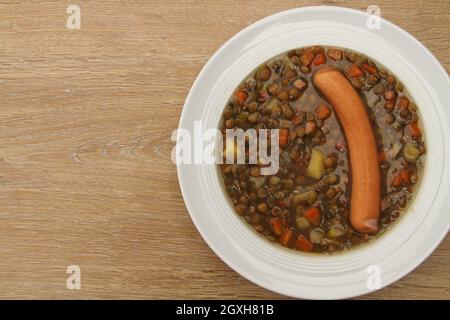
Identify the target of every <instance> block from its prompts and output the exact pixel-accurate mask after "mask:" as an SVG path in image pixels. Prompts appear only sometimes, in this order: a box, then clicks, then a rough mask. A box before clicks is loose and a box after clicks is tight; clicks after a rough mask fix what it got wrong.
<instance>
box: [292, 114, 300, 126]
mask: <svg viewBox="0 0 450 320" xmlns="http://www.w3.org/2000/svg"><path fill="white" fill-rule="evenodd" d="M291 122H292V124H293V125H294V126H296V125H298V124H299V123H300V117H299V116H298V115H295V116H294V117H293V118H292V120H291Z"/></svg>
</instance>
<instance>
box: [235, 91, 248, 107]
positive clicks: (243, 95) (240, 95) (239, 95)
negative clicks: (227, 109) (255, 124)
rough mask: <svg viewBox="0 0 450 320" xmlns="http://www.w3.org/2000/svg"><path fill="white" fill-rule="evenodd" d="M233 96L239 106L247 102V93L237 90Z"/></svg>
mask: <svg viewBox="0 0 450 320" xmlns="http://www.w3.org/2000/svg"><path fill="white" fill-rule="evenodd" d="M234 96H235V98H236V100H237V102H238V103H239V104H240V105H243V104H244V103H245V101H246V100H247V98H248V93H247V91H245V90H238V91H236V93H235V94H234Z"/></svg>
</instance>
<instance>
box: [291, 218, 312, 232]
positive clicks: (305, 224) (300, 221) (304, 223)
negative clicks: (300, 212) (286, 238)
mask: <svg viewBox="0 0 450 320" xmlns="http://www.w3.org/2000/svg"><path fill="white" fill-rule="evenodd" d="M295 223H296V224H297V227H298V228H299V229H300V230H303V229H306V228H309V226H311V223H310V222H309V221H308V219H306V218H305V217H298V218H297V219H295Z"/></svg>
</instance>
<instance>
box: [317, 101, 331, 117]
mask: <svg viewBox="0 0 450 320" xmlns="http://www.w3.org/2000/svg"><path fill="white" fill-rule="evenodd" d="M316 114H317V119H319V120H325V119H327V118H328V117H329V116H331V109H330V108H328V107H327V106H326V105H325V104H323V103H322V104H321V105H319V106H318V107H317V108H316Z"/></svg>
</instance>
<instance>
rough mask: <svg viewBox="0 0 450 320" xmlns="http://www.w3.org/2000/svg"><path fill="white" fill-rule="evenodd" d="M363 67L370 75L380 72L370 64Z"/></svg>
mask: <svg viewBox="0 0 450 320" xmlns="http://www.w3.org/2000/svg"><path fill="white" fill-rule="evenodd" d="M362 67H363V69H364V70H366V71H367V72H368V73H370V74H376V73H377V71H378V69H377V67H375V66H371V65H370V64H368V63H364V64H363V65H362Z"/></svg>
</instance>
